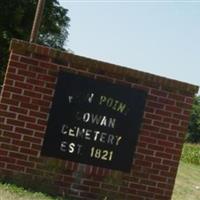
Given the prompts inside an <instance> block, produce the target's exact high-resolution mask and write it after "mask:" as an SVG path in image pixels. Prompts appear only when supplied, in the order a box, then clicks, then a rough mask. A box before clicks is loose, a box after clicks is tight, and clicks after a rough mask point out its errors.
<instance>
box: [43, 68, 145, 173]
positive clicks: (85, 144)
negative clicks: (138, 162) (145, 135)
mask: <svg viewBox="0 0 200 200" xmlns="http://www.w3.org/2000/svg"><path fill="white" fill-rule="evenodd" d="M145 99H146V92H144V91H142V90H138V89H133V88H130V87H125V86H122V85H117V84H112V83H109V82H106V81H100V80H94V79H91V78H88V77H85V76H82V75H76V74H73V73H69V72H60V73H59V76H58V82H57V85H56V90H55V95H54V99H53V103H52V108H51V111H50V115H49V120H48V125H47V130H46V134H45V138H44V143H43V147H42V152H41V155H44V156H50V157H55V158H61V159H64V160H71V161H75V162H80V163H85V164H90V165H95V166H99V167H105V168H109V169H115V170H120V171H124V172H129V171H130V169H131V164H132V159H133V154H134V151H135V146H136V143H137V138H138V134H139V128H140V124H141V120H142V116H143V111H144V105H145Z"/></svg>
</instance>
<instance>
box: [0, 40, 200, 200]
mask: <svg viewBox="0 0 200 200" xmlns="http://www.w3.org/2000/svg"><path fill="white" fill-rule="evenodd" d="M10 51H11V53H10V59H9V63H8V68H7V73H6V77H5V81H4V85H3V88H2V93H1V97H0V176H1V178H2V179H9V180H11V179H12V180H15V181H17V180H18V181H21V182H23V184H28V185H30V186H32V187H37V186H38V187H39V188H40V189H45V190H49V192H52V193H55V192H56V193H59V194H61V195H63V196H65V195H68V196H71V197H74V198H75V199H84V200H95V199H107V200H110V199H113V200H117V199H122V200H128V199H131V200H169V199H170V198H171V194H172V190H173V186H174V181H175V176H176V172H177V167H178V163H179V159H180V154H181V149H182V144H183V140H184V136H185V133H186V131H187V127H188V119H189V114H190V109H191V104H192V101H193V96H194V94H195V93H196V92H197V91H198V87H196V86H193V85H190V84H187V83H183V82H179V81H175V80H171V79H167V78H164V77H159V76H155V75H152V74H148V73H144V72H140V71H137V70H133V69H129V68H125V67H120V66H117V65H113V64H108V63H104V62H101V61H97V60H92V59H88V58H84V57H81V56H76V55H73V54H69V53H67V52H61V51H58V50H55V49H51V48H47V47H44V46H40V45H36V44H30V43H27V42H24V41H19V40H13V41H12V42H11V46H10ZM61 69H64V70H67V71H70V72H74V73H76V74H82V75H85V76H89V77H92V78H94V79H100V80H105V81H109V82H112V83H118V84H122V85H127V86H129V87H133V88H140V89H142V90H145V91H147V93H148V96H147V102H146V106H145V112H144V118H143V123H142V127H141V130H140V135H139V140H138V145H137V147H136V156H135V159H134V161H133V164H132V170H131V172H130V173H123V172H118V171H112V170H108V169H103V168H100V167H93V166H90V165H84V164H77V163H74V162H70V161H63V160H59V159H54V158H47V157H42V156H40V150H41V146H42V143H43V137H44V134H45V130H46V125H47V120H48V116H49V115H48V112H49V110H50V107H51V102H52V97H53V94H54V88H55V84H56V81H57V75H58V71H59V70H61ZM38 183H39V184H38Z"/></svg>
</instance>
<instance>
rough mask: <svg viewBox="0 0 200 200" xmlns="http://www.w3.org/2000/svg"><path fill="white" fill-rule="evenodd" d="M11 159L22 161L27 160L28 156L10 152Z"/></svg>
mask: <svg viewBox="0 0 200 200" xmlns="http://www.w3.org/2000/svg"><path fill="white" fill-rule="evenodd" d="M9 156H10V157H11V158H16V159H20V160H27V155H24V154H21V153H19V152H9Z"/></svg>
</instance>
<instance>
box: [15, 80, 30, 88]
mask: <svg viewBox="0 0 200 200" xmlns="http://www.w3.org/2000/svg"><path fill="white" fill-rule="evenodd" d="M15 86H16V87H18V88H23V89H27V90H32V89H33V85H31V84H28V83H22V82H16V83H15Z"/></svg>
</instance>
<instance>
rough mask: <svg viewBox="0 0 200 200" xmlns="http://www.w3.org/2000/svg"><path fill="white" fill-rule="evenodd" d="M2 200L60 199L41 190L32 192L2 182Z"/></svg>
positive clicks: (0, 194)
mask: <svg viewBox="0 0 200 200" xmlns="http://www.w3.org/2000/svg"><path fill="white" fill-rule="evenodd" d="M0 200H59V198H53V197H50V196H48V195H46V194H43V193H40V192H31V191H28V190H25V189H24V188H22V187H17V186H15V185H13V184H2V183H0ZM60 200H61V199H60Z"/></svg>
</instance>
